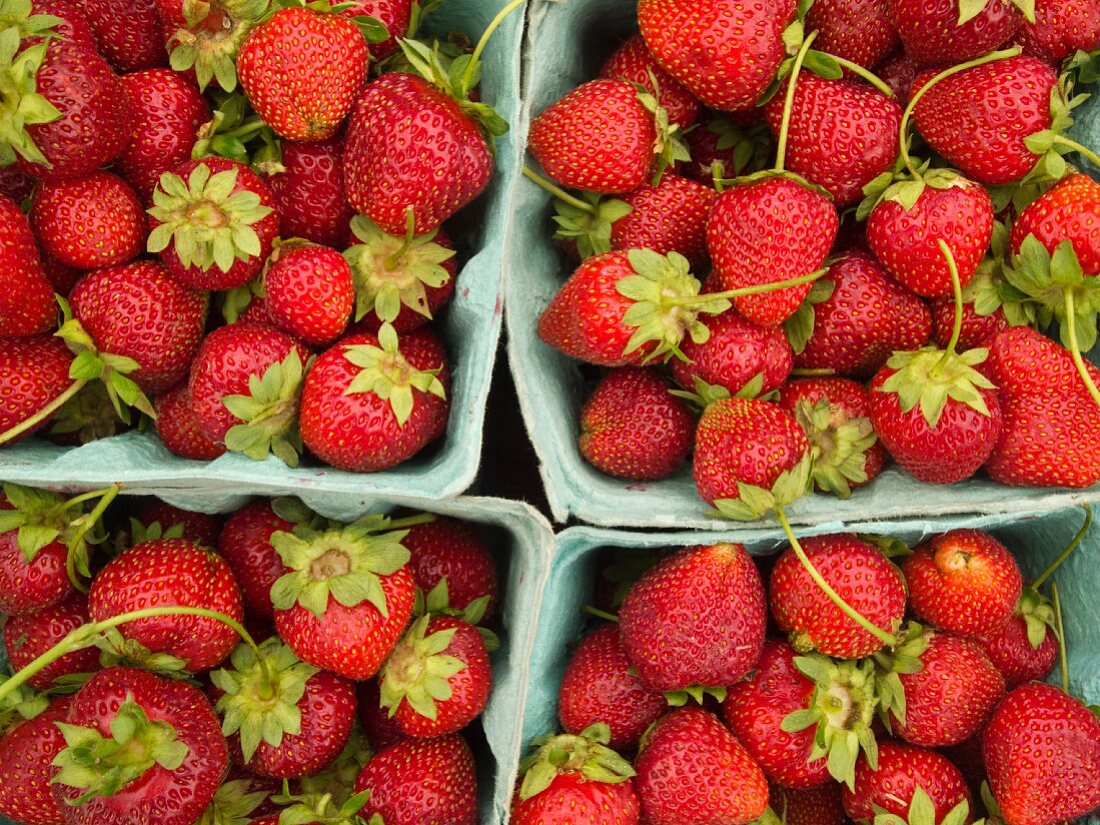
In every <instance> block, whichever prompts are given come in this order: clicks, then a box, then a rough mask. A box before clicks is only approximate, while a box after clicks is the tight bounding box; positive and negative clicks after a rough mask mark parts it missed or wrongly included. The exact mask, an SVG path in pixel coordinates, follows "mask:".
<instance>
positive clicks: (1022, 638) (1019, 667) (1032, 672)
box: [975, 613, 1058, 690]
mask: <svg viewBox="0 0 1100 825" xmlns="http://www.w3.org/2000/svg"><path fill="white" fill-rule="evenodd" d="M1032 632H1033V631H1032V623H1031V621H1029V619H1028V614H1027V613H1022V614H1017V615H1013V616H1012V618H1010V619H1009V620H1008V622H1007V624H1005V625H1004V627H1002V628H1000V629H999V630H997V631H994V632H993V633H990V634H988V635H986V636H982V637H979V638H977V639H975V641H976V642H977V643H978V645H979V646H980V647H981V649H982V650H983V651H984V652H985V655H986V656H988V657H989V661H991V662H992V663H993V666H994V667H996V668H997V670H999V671H1000V673H1001V675H1002V676H1003V677H1004V680H1005V687H1006V688H1007V689H1008V690H1014V689H1015V688H1017V687H1019V686H1020V685H1022V684H1024V683H1025V682H1031V681H1036V680H1039V679H1044V678H1046V677H1047V676H1048V675H1050V672H1051V671H1052V670H1053V669H1054V664H1055V662H1056V661H1057V659H1058V637H1057V636H1055V635H1054V633H1053V632H1051V630H1050V626H1049V625H1047V624H1046V623H1044V622H1041V621H1040V629H1039V631H1038V633H1039V635H1038V642H1039V643H1038V644H1033V643H1032V638H1031V636H1032Z"/></svg>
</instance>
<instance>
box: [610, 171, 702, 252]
mask: <svg viewBox="0 0 1100 825" xmlns="http://www.w3.org/2000/svg"><path fill="white" fill-rule="evenodd" d="M716 197H718V195H717V193H716V192H715V191H714V190H713V189H711V188H710V187H709V186H704V185H702V184H700V183H696V182H695V181H693V180H689V179H687V178H681V177H679V176H678V175H673V174H665V175H662V176H661V181H660V183H658V184H657V185H656V186H650V185H648V184H644V185H642V186H639V187H638V188H637V189H635V190H634V191H633V192H629V193H627V194H625V195H623V196H622V202H623V203H625V204H627V205H628V206H629V207H630V212H628V213H627V214H626V215H624V216H623V217H621V218H619V219H618V220H616V221H613V222H612V224H611V249H623V250H627V249H652V250H653V251H654V252H660V253H661V254H662V255H667V254H668V253H669V252H679V253H680V254H681V255H683V256H684V257H685V258H687V259H688V261H689V262H690V263H691V266H692V268H694V269H700V268H702V267H704V266H705V265H706V263H707V260H708V256H707V215H708V214H709V212H710V207H711V205H712V204H713V203H714V199H715V198H716ZM601 251H606V250H601Z"/></svg>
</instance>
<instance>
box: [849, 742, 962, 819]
mask: <svg viewBox="0 0 1100 825" xmlns="http://www.w3.org/2000/svg"><path fill="white" fill-rule="evenodd" d="M855 777H856V780H855V790H849V788H848V787H847V786H843V787H842V788H841V792H840V793H841V798H842V799H843V800H844V810H845V811H846V812H847V813H848V816H850V817H851V818H852V819H855V820H867V821H871V820H873V819H874V817H875V813H876V810H877V809H882V810H883V811H885V812H887V813H891V814H894V815H895V816H898V817H901V818H902V819H903V820H907V819H908V816H909V806H910V804H912V802H913V795H914V794H915V793H916V791H917V788H921V789H922V790H923V791H924V792H925V793H926V794H928V796H929V798H930V799H931V800H932V804H933V806H934V808H935V811H936V814H935V819H934V821H935V822H942V821H943V820H944V817H946V816H947V814H948V813H949V812H950V811H951V809H952V808H954V807H955V806H956V805H958V804H959V803H960V802H962V801H963V800H965V801H966V802H967V804H968V805H970V803H971V798H970V791H969V790H968V789H967V787H966V780H965V779H964V778H963V775H962V772H960V771H959V769H958V768H956V767H955V766H954V765H953V764H952V763H951V761H950V760H948V759H947V757H945V756H941V755H940V754H939V753H937V752H936V751H930V750H925V749H924V748H914V747H912V746H910V745H906V744H903V743H901V742H894V741H887V742H880V743H879V746H878V769H877V770H875V769H873V768H871V766H870V765H869V764H868V763H867V757H866V755H865V754H860V756H859V759H858V760H857V761H856V774H855ZM971 810H973V806H972V805H971ZM967 821H969V818H968V820H967Z"/></svg>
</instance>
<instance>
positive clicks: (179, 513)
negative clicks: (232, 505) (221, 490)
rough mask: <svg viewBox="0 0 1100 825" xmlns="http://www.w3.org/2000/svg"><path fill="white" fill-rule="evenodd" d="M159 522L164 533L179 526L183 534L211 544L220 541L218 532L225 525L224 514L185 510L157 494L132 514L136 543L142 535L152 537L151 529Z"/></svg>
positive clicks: (191, 539) (180, 534)
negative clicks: (162, 499)
mask: <svg viewBox="0 0 1100 825" xmlns="http://www.w3.org/2000/svg"><path fill="white" fill-rule="evenodd" d="M158 524H159V525H160V527H159V530H160V532H161V535H162V536H164V534H165V533H166V532H167V531H168V530H170V529H172V528H173V527H175V528H176V529H177V530H178V532H179V538H184V539H187V540H188V541H193V542H195V543H196V544H201V545H203V546H204V547H210V548H212V547H214V546H215V545H216V544H217V543H218V533H220V532H221V529H222V519H221V517H220V516H216V515H211V514H210V513H199V512H196V511H194V510H182V509H180V508H179V507H174V506H173V505H171V504H168V503H167V502H165V501H161V500H160V499H156V498H154V499H151V500H149V501H148V502H147V503H146V504H144V505H143V506H142V507H141V508H140V509H139V510H138V511H137V512H136V513H135V514H134V515H133V516H132V517H131V520H130V527H131V533H132V535H131V540H132V541H133V543H134V544H138V543H139V540H140V539H141V536H142V535H145V536H148V537H150V538H151V537H152V536H151V535H150V533H151V532H155V530H156V529H158V528H154V525H158ZM139 528H140V529H139ZM165 538H167V536H165Z"/></svg>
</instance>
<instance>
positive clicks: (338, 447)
mask: <svg viewBox="0 0 1100 825" xmlns="http://www.w3.org/2000/svg"><path fill="white" fill-rule="evenodd" d="M358 345H369V346H374V347H377V346H378V339H377V338H376V337H375V336H373V335H370V334H368V333H357V334H355V335H349V336H347V337H346V338H343V339H341V340H340V341H338V342H337V343H336V344H335V345H333V346H332V347H331V348H330V349H328V350H327V351H325V352H323V353H321V355H320V356H318V358H317V360H316V361H315V362H314V364H313V367H312V369H310V371H309V374H308V375H307V376H306V381H305V386H304V387H303V389H302V406H301V414H300V417H299V426H300V428H301V432H302V441H303V443H304V444H305V446H306V447H307V448H308V449H309V451H310V452H312V453H313V454H314V455H315V456H317V457H318V458H319V459H321V460H322V461H324V462H325V463H326V464H331V465H332V466H334V467H339V468H340V469H342V470H349V471H351V472H355V473H373V472H378V471H379V470H385V469H388V468H390V467H393V466H395V465H397V464H400V463H401V462H402V461H406V460H407V459H409V458H411V457H412V456H414V455H416V454H417V453H418V452H420V451H421V450H422V449H424V447H426V446H427V445H428V444H430V443H431V442H433V441H435V439H437V438H439V437H440V436H441V435H443V433H444V431H445V430H446V429H447V419H448V415H449V411H450V402H449V401H448V400H447V399H446V398H440V397H439V396H437V395H433V394H431V393H426V392H421V391H420V390H416V389H414V390H413V399H414V400H413V410H412V414H411V415H410V416H409V418H408V420H407V421H406V422H405V424H404V426H402V425H400V424H398V423H397V418H396V417H395V416H394V414H393V408H392V407H391V406H390V402H389V401H388V400H386V399H383V398H380V397H379V396H377V395H375V394H374V393H373V392H362V393H358V392H357V393H352V394H350V395H349V394H345V391H346V390H347V388H348V387H349V386H350V385H351V382H352V380H353V379H354V378H355V376H356V375H357V374H358V373H359V368H358V367H356V366H354V365H353V364H352V363H351V362H350V361H348V360H347V358H345V357H344V347H348V346H358ZM400 351H401V354H402V355H403V356H404V357H405V359H406V360H407V361H408V363H409V364H410V365H411V366H412V367H413V368H414V369H417V370H439V371H440V372H439V373H438V374H437V376H436V377H437V378H438V379H439V380H440V381H441V382H442V383H443V387H444V390H445V391H446V393H447V398H449V397H450V381H451V378H450V371H449V369H448V368H447V360H446V353H445V352H444V350H443V343H442V342H441V341H440V340H439V338H438V336H437V335H436V334H435V332H433V331H432V330H431V328H429V327H421V328H420V329H417V330H414V331H413V332H409V333H406V334H405V335H404V336H403V337H402V338H401V344H400Z"/></svg>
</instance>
